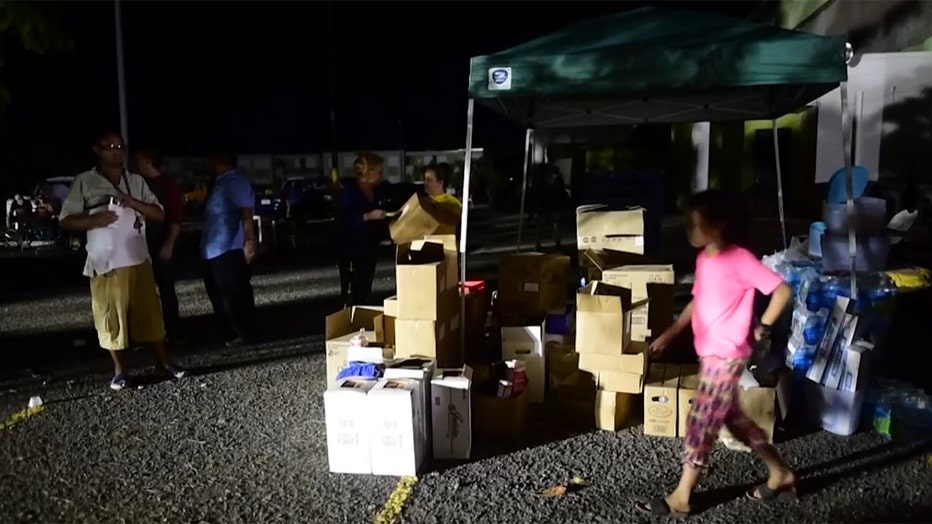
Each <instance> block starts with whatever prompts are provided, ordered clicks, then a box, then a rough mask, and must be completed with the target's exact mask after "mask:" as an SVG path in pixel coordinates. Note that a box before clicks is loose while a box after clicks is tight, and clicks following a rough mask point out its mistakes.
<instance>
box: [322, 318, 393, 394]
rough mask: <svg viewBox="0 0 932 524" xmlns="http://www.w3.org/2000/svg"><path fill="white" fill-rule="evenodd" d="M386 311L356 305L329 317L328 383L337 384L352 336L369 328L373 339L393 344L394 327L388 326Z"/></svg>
mask: <svg viewBox="0 0 932 524" xmlns="http://www.w3.org/2000/svg"><path fill="white" fill-rule="evenodd" d="M389 325H390V322H388V321H386V317H385V315H384V311H383V310H382V308H380V307H375V306H354V307H350V308H345V309H343V310H341V311H338V312H336V313H333V314H331V315H328V316H327V319H326V321H325V329H324V337H325V338H326V340H327V342H326V350H327V384H328V385H329V384H333V382H334V381H335V380H336V378H337V374H338V373H339V372H340V371H341V370H342V369H343V368H345V367H346V363H347V350H348V349H349V342H350V339H351V338H353V336H354V335H356V334H357V333H359V331H360V330H363V331H365V335H366V337H367V338H369V340H372V341H375V342H382V343H384V344H385V345H391V344H390V342H393V340H392V341H389V340H387V339H388V338H390V337H391V338H394V334H393V332H394V327H393V326H392V327H390V328H389V327H388V326H389Z"/></svg>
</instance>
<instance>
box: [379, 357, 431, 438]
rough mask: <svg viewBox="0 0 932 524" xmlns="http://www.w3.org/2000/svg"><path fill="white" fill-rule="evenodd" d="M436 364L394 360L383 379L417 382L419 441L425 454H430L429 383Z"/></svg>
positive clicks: (417, 359)
mask: <svg viewBox="0 0 932 524" xmlns="http://www.w3.org/2000/svg"><path fill="white" fill-rule="evenodd" d="M436 368H437V364H436V362H435V361H433V360H428V359H419V358H413V359H405V360H396V361H394V362H392V363H391V364H389V365H388V367H386V368H385V373H384V374H383V377H384V378H386V379H410V380H416V381H417V382H418V385H419V388H420V390H419V391H418V396H420V398H421V400H422V403H423V408H422V410H423V413H424V416H423V417H421V425H420V426H419V427H418V430H419V431H420V432H421V435H422V437H421V441H422V442H423V443H424V447H425V453H430V451H431V450H432V445H433V444H432V443H433V431H432V430H431V427H430V400H431V396H430V381H431V380H432V379H433V378H434V370H435V369H436Z"/></svg>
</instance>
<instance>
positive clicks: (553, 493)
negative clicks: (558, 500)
mask: <svg viewBox="0 0 932 524" xmlns="http://www.w3.org/2000/svg"><path fill="white" fill-rule="evenodd" d="M565 494H566V486H564V485H562V484H558V485H556V486H553V487H551V488H547V489H545V490H544V491H543V492H541V494H540V495H541V496H542V497H544V498H548V499H549V498H554V497H562V496H563V495H565Z"/></svg>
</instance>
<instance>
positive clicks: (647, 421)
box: [644, 363, 680, 437]
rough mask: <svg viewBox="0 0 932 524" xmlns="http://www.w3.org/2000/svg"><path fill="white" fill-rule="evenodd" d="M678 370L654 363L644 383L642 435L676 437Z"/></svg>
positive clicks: (675, 367)
mask: <svg viewBox="0 0 932 524" xmlns="http://www.w3.org/2000/svg"><path fill="white" fill-rule="evenodd" d="M679 378H680V368H679V366H677V365H673V364H657V363H654V364H652V365H651V366H650V368H649V369H648V370H647V378H646V379H645V383H644V434H645V435H653V436H656V437H676V430H677V427H676V416H677V410H678V407H677V406H678V401H677V386H678V384H679Z"/></svg>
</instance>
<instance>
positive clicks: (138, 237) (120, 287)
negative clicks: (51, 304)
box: [60, 132, 184, 390]
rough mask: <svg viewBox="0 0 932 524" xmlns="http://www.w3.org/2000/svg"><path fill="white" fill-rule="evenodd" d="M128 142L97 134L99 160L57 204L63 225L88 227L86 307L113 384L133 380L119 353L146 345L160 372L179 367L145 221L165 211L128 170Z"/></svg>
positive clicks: (176, 371) (174, 373)
mask: <svg viewBox="0 0 932 524" xmlns="http://www.w3.org/2000/svg"><path fill="white" fill-rule="evenodd" d="M125 148H126V146H125V144H124V142H123V138H122V137H121V136H120V135H119V133H113V132H107V133H103V134H102V135H100V137H99V139H98V140H97V142H96V143H95V144H94V153H95V154H96V155H97V166H96V167H95V168H94V169H91V170H90V171H85V172H84V173H81V174H80V175H78V176H77V177H75V179H74V182H73V183H72V185H71V190H70V191H69V193H68V197H67V198H66V199H65V200H64V202H63V203H62V210H61V214H60V225H61V228H62V229H67V230H70V231H86V232H87V262H86V263H85V264H84V275H85V276H88V277H90V279H91V308H92V310H93V313H94V326H95V327H96V328H97V337H98V339H99V341H100V347H102V348H103V349H106V350H107V351H109V352H110V356H111V358H112V359H113V374H114V376H113V380H111V381H110V387H111V388H112V389H114V390H120V389H123V388H125V387H128V386H130V385H131V383H130V380H131V379H130V376H129V374H128V372H127V370H126V366H125V358H124V353H123V352H124V351H125V350H126V349H128V348H130V347H131V344H142V345H145V346H148V347H149V348H150V349H152V351H153V352H154V354H155V358H156V369H157V371H158V372H160V373H162V374H165V375H168V376H170V377H174V378H181V377H182V376H184V371H183V370H182V369H181V368H179V367H177V366H175V365H174V364H172V362H171V360H170V358H169V356H168V351H167V349H166V348H165V327H164V325H163V322H162V310H161V306H160V304H159V297H158V293H157V291H156V285H155V278H154V276H153V273H152V263H151V260H150V258H149V250H148V247H147V246H146V235H145V221H146V220H153V221H161V220H163V219H164V218H165V212H164V211H163V209H162V206H161V204H159V202H158V199H157V198H156V197H155V195H154V194H153V193H152V191H150V190H149V186H148V185H147V184H146V182H145V180H144V179H143V178H142V177H141V176H139V175H137V174H134V173H130V172H128V171H127V170H126V167H125V166H126V155H125V152H124V150H125Z"/></svg>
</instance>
